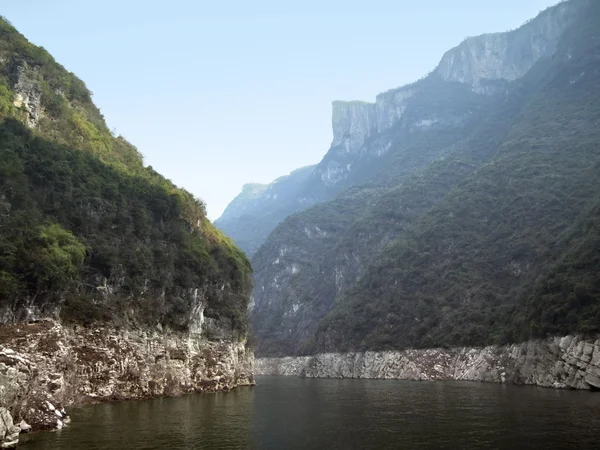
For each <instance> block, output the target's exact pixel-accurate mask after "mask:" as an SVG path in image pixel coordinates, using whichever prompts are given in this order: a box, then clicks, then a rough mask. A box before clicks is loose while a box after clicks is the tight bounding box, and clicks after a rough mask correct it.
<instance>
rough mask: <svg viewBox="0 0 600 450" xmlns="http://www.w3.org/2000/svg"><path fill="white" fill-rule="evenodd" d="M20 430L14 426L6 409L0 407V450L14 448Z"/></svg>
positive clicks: (17, 441)
mask: <svg viewBox="0 0 600 450" xmlns="http://www.w3.org/2000/svg"><path fill="white" fill-rule="evenodd" d="M20 432H21V429H20V428H19V427H18V426H16V425H14V423H13V418H12V416H11V415H10V412H9V411H8V409H6V408H4V407H0V448H16V447H17V444H18V443H19V433H20Z"/></svg>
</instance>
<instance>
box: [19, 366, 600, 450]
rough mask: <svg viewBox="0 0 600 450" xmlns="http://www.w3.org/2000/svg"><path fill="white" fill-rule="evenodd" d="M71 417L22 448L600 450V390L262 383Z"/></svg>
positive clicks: (295, 380) (286, 380)
mask: <svg viewBox="0 0 600 450" xmlns="http://www.w3.org/2000/svg"><path fill="white" fill-rule="evenodd" d="M71 414H72V419H73V421H72V424H71V425H70V426H69V427H68V428H66V429H63V430H61V431H58V432H52V433H38V434H33V435H30V436H25V437H24V439H23V440H22V443H21V444H20V445H19V448H23V449H30V450H34V449H35V450H37V449H40V450H41V449H44V450H50V449H53V450H55V449H61V450H67V449H69V450H75V449H86V450H94V449H134V450H137V449H140V450H141V449H144V450H154V449H156V450H158V449H282V450H287V449H400V448H409V449H410V448H417V449H438V448H448V449H455V448H456V449H458V448H465V449H467V448H468V449H476V448H482V449H483V448H486V449H487V448H495V449H511V450H512V449H519V448H539V449H585V448H590V449H591V448H600V393H590V392H578V391H561V390H552V389H544V388H536V387H526V386H512V385H499V384H486V383H475V382H418V381H384V380H324V379H302V378H295V377H259V378H258V379H257V386H256V387H253V388H250V387H248V388H239V389H236V390H234V391H232V392H228V393H217V394H199V395H188V396H185V397H179V398H159V399H153V400H146V401H130V402H121V403H111V404H100V405H93V406H87V407H85V408H81V409H75V410H72V411H71ZM22 436H23V435H22Z"/></svg>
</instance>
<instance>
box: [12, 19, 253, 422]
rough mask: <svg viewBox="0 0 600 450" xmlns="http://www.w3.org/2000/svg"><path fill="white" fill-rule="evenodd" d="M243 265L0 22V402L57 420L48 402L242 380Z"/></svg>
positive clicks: (200, 210) (68, 79)
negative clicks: (47, 405)
mask: <svg viewBox="0 0 600 450" xmlns="http://www.w3.org/2000/svg"><path fill="white" fill-rule="evenodd" d="M250 273H251V268H250V264H249V262H248V260H247V258H246V256H245V255H244V254H243V252H242V251H241V250H239V249H238V248H236V247H235V245H234V244H233V242H232V241H231V240H230V239H229V238H228V237H226V236H224V235H223V234H222V233H221V232H220V231H218V230H217V229H216V228H215V227H214V225H213V224H211V223H210V221H209V220H208V219H207V218H206V212H205V207H204V204H203V203H202V202H201V201H200V200H198V199H196V198H194V196H193V195H191V194H190V193H189V192H186V191H185V190H183V189H180V188H178V187H176V186H175V185H173V183H171V182H170V181H169V180H167V179H165V178H164V177H162V176H161V175H159V174H158V173H157V172H155V171H154V170H153V169H152V167H144V165H143V161H142V157H141V155H140V154H139V153H138V151H137V150H136V149H135V147H133V146H132V145H131V144H129V143H128V142H127V141H126V140H125V139H123V138H121V137H116V136H113V135H112V133H111V132H110V131H109V130H108V128H107V126H106V124H105V122H104V119H103V117H102V115H101V114H100V112H99V111H98V109H97V108H96V107H95V106H94V104H93V102H92V100H91V93H90V92H89V90H88V89H87V88H86V87H85V85H84V83H83V82H82V81H80V80H79V79H77V78H76V77H75V76H74V75H73V74H71V73H69V72H67V71H66V70H65V69H64V68H63V67H62V66H60V65H59V64H57V63H56V62H55V61H54V59H53V58H52V57H51V56H50V55H49V54H48V53H47V52H46V51H45V50H44V49H43V48H41V47H36V46H34V45H32V44H30V43H29V42H28V41H27V40H26V39H25V38H24V37H23V36H22V35H21V34H19V33H18V32H17V31H16V30H15V29H14V28H13V27H12V26H11V25H10V24H9V23H8V22H7V21H6V20H4V19H0V406H3V407H4V406H6V407H8V408H9V409H10V410H11V412H12V413H13V414H16V416H17V418H18V419H19V420H20V419H21V418H24V419H26V420H28V421H32V425H33V426H34V427H38V428H39V427H42V428H43V427H59V428H60V427H61V426H62V425H63V422H62V418H61V417H62V416H60V415H57V414H54V411H53V410H49V409H48V407H46V406H45V405H46V403H45V401H50V402H51V403H53V404H55V405H69V404H71V403H73V402H77V401H85V399H89V398H91V397H93V398H95V399H104V398H110V399H114V398H138V397H148V396H153V395H164V394H169V395H171V394H177V393H182V392H191V391H203V390H216V389H223V388H225V389H229V388H232V387H235V386H237V385H239V384H248V383H251V382H252V361H253V357H252V353H251V351H249V349H247V348H246V333H247V327H248V316H247V304H248V300H249V295H250V290H251V278H250ZM91 325H93V326H91ZM44 408H45V409H44ZM57 410H58V409H57Z"/></svg>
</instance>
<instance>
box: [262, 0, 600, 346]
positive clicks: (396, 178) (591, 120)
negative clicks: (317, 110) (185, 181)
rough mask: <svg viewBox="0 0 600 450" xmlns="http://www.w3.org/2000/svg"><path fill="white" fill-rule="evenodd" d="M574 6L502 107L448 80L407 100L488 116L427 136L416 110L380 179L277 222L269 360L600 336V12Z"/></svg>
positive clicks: (433, 110) (271, 259)
mask: <svg viewBox="0 0 600 450" xmlns="http://www.w3.org/2000/svg"><path fill="white" fill-rule="evenodd" d="M574 3H577V4H578V5H580V6H585V7H586V8H588V9H587V10H585V11H586V12H584V13H583V14H582V15H581V17H580V19H579V21H578V23H577V24H576V25H575V26H573V27H572V28H571V29H570V30H569V31H567V33H566V34H565V35H564V36H563V38H562V40H561V42H560V44H559V48H558V51H557V53H556V55H555V56H554V57H553V58H552V59H550V58H547V59H542V60H540V61H539V62H538V63H537V64H536V65H535V66H534V67H533V68H532V69H531V70H530V71H529V72H528V73H527V74H526V76H525V77H523V78H521V79H519V80H516V81H515V82H513V83H510V84H508V85H505V86H502V85H501V84H498V86H496V89H494V92H496V95H491V96H488V97H486V98H487V99H488V102H483V103H482V102H477V98H476V96H475V97H474V96H473V95H472V93H471V94H469V93H465V86H462V87H461V86H459V85H457V84H456V83H454V84H450V83H446V84H440V83H439V81H436V80H435V74H434V75H431V76H430V77H428V78H426V79H425V80H422V81H420V82H418V83H419V85H420V84H426V85H428V86H429V89H428V90H427V91H426V92H425V95H423V96H421V97H419V98H416V99H415V104H414V105H412V106H414V107H415V109H414V110H409V109H407V115H409V113H410V114H412V122H416V121H418V120H420V119H421V118H423V117H431V116H437V117H439V116H440V112H442V113H443V111H444V109H445V108H446V106H445V105H446V104H447V103H449V104H451V108H450V110H449V111H450V114H449V115H450V116H454V117H463V118H464V117H468V116H469V111H473V110H476V111H477V115H478V116H479V117H480V118H481V120H478V121H475V122H472V123H467V124H466V125H467V126H466V127H463V129H462V130H460V131H461V132H457V130H456V128H454V130H452V129H448V130H447V131H446V132H444V131H443V130H437V131H436V130H430V131H428V132H423V133H414V132H411V127H410V123H411V117H408V118H407V120H406V122H407V123H408V124H409V125H408V126H405V130H404V133H405V134H404V136H405V139H399V140H398V141H397V142H396V144H395V147H394V146H393V147H392V149H391V150H390V153H389V155H388V156H387V157H386V158H384V159H382V160H381V164H380V166H379V167H374V166H371V167H369V168H368V172H365V180H366V181H368V183H366V184H361V185H359V186H356V187H354V188H352V189H349V190H348V191H346V192H344V193H343V194H341V195H340V196H339V197H337V198H336V199H334V200H332V201H329V202H326V203H324V204H322V205H319V206H317V207H313V208H310V209H308V210H306V211H303V212H301V213H299V214H295V215H293V216H291V217H288V218H287V219H286V220H285V221H284V222H283V223H282V224H281V225H280V226H278V227H277V228H276V229H275V230H274V231H273V233H272V234H271V235H270V236H269V238H268V239H267V241H266V242H265V244H264V245H263V246H262V247H261V249H260V250H259V251H258V252H257V253H256V255H255V256H254V257H253V266H254V268H255V284H256V286H257V289H256V292H255V299H256V300H257V306H256V307H255V309H254V311H253V319H252V321H253V325H254V328H255V333H256V334H257V339H258V353H259V354H263V355H281V354H293V353H311V352H315V351H331V350H349V349H361V350H362V349H391V348H405V347H407V346H417V347H423V346H425V347H428V346H438V345H440V346H449V345H463V344H464V345H481V344H486V343H506V342H514V341H518V340H523V339H528V338H531V337H539V336H546V335H547V334H548V333H550V334H565V333H568V332H598V331H600V329H599V327H600V325H598V324H600V316H599V315H598V312H599V311H600V307H599V305H598V298H599V297H598V292H599V286H598V277H597V275H596V270H594V269H593V267H594V264H597V263H598V257H599V256H598V233H599V231H598V223H597V222H594V220H595V219H597V217H598V216H597V209H594V208H595V207H596V208H597V206H596V205H598V200H599V196H600V191H599V190H598V186H600V179H599V178H598V177H599V176H600V175H599V174H600V170H599V169H600V165H599V164H600V153H599V150H598V143H599V142H600V134H598V130H597V124H598V123H600V116H599V111H600V109H599V107H598V105H600V98H599V95H600V94H599V93H600V81H599V80H600V73H599V70H600V68H599V67H598V62H597V61H598V53H599V50H598V48H597V47H598V30H600V23H598V21H599V18H600V10H599V9H598V8H600V6H598V5H597V4H594V3H593V2H592V3H586V2H582V1H580V2H574ZM406 122H405V123H406ZM399 126H400V127H402V126H404V125H403V124H402V123H400V124H399ZM399 135H400V136H402V130H399ZM411 153H412V154H414V155H417V157H420V158H421V160H420V161H419V159H417V158H413V159H411V160H407V154H408V155H410V154H411ZM408 161H410V163H411V164H407V162H408ZM413 161H415V162H416V164H412V162H413ZM423 164H425V165H427V167H426V168H425V169H424V170H421V168H422V165H423ZM407 176H408V177H407ZM576 249H577V250H576ZM582 249H585V250H586V251H582ZM596 267H597V266H596ZM259 301H260V302H259ZM330 311H331V312H330Z"/></svg>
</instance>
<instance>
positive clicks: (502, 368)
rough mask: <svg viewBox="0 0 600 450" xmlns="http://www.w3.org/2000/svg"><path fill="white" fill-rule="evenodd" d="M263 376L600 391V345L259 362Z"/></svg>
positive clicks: (576, 341)
mask: <svg viewBox="0 0 600 450" xmlns="http://www.w3.org/2000/svg"><path fill="white" fill-rule="evenodd" d="M255 373H256V374H257V375H290V376H302V377H307V378H371V379H376V378H379V379H396V380H431V381H432V380H465V381H486V382H493V383H514V384H530V385H536V386H543V387H552V388H570V389H586V390H590V389H600V340H598V339H586V338H583V337H578V336H565V337H562V338H558V337H557V338H549V339H546V340H536V341H529V342H525V343H521V344H512V345H506V346H488V347H479V348H477V347H459V348H452V349H448V350H446V349H427V350H405V351H401V352H395V351H384V352H373V351H369V352H364V353H324V354H318V355H315V356H301V357H282V358H259V359H257V360H256V372H255Z"/></svg>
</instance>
